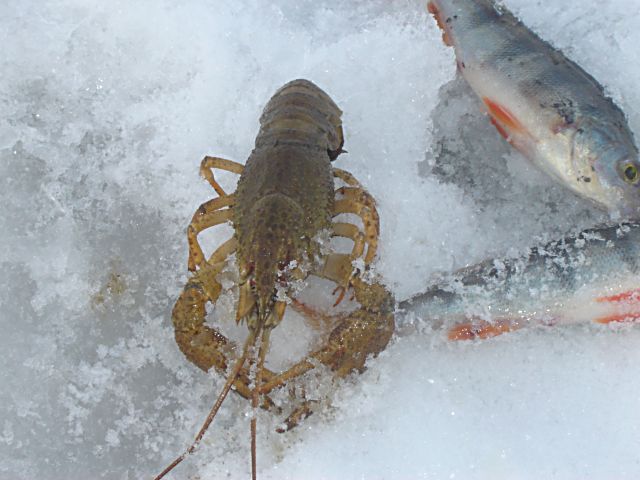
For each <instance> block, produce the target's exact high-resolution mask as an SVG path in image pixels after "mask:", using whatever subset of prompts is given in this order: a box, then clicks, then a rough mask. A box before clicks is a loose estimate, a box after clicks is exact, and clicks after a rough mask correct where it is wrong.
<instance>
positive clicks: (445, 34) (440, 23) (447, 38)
mask: <svg viewBox="0 0 640 480" xmlns="http://www.w3.org/2000/svg"><path fill="white" fill-rule="evenodd" d="M427 10H428V11H429V13H430V14H431V15H433V18H435V19H436V23H437V24H438V27H440V30H442V41H443V42H444V44H445V45H446V46H447V47H453V42H452V41H451V37H450V36H449V33H448V32H447V30H446V28H445V27H444V26H445V22H444V21H443V19H442V15H440V10H438V7H437V6H436V4H435V3H433V2H431V1H430V2H429V3H427Z"/></svg>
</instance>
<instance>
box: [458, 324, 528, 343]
mask: <svg viewBox="0 0 640 480" xmlns="http://www.w3.org/2000/svg"><path fill="white" fill-rule="evenodd" d="M522 327H524V324H523V323H522V322H519V321H518V320H498V321H496V322H491V323H490V322H486V321H481V322H478V321H475V322H465V323H459V324H458V325H456V326H455V327H453V328H451V329H450V330H449V334H448V335H447V337H448V338H449V340H475V339H481V340H484V339H487V338H491V337H496V336H498V335H502V334H503V333H508V332H513V331H514V330H519V329H520V328H522Z"/></svg>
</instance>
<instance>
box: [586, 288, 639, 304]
mask: <svg viewBox="0 0 640 480" xmlns="http://www.w3.org/2000/svg"><path fill="white" fill-rule="evenodd" d="M596 302H600V303H602V302H614V303H618V302H625V303H640V288H636V289H634V290H629V291H628V292H623V293H619V294H617V295H611V296H608V297H598V298H596Z"/></svg>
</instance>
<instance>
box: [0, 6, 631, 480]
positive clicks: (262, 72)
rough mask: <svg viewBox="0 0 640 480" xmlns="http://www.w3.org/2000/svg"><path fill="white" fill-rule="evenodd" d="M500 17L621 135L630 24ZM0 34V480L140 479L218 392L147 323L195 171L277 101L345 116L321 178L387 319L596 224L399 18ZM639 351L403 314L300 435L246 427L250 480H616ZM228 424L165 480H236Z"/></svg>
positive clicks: (37, 22) (240, 14)
mask: <svg viewBox="0 0 640 480" xmlns="http://www.w3.org/2000/svg"><path fill="white" fill-rule="evenodd" d="M505 4H506V5H507V6H508V7H510V8H511V9H513V10H514V11H515V13H516V14H517V15H519V16H520V17H521V18H522V19H523V20H524V21H525V23H527V24H528V25H530V26H531V27H532V28H533V29H534V30H536V31H537V32H538V33H539V34H540V35H541V36H543V37H544V38H545V39H547V40H549V41H551V42H552V43H553V44H554V45H555V46H557V47H559V48H561V49H563V51H564V52H565V53H566V54H567V55H568V56H569V57H571V58H572V59H573V60H575V61H577V62H578V63H579V64H580V65H582V66H583V67H584V68H585V69H586V70H587V71H589V72H590V73H592V74H593V75H594V76H595V78H597V79H598V80H599V81H600V82H601V83H602V84H603V85H604V86H605V88H606V90H607V92H609V94H610V95H611V96H612V97H613V98H614V99H615V101H616V102H617V103H618V104H619V105H620V106H621V107H622V109H623V110H624V111H625V112H626V113H627V115H628V118H629V122H630V125H631V128H632V130H633V131H635V132H638V131H640V92H639V91H638V89H637V88H636V87H637V79H638V72H639V70H638V67H637V65H639V64H640V56H639V55H640V54H639V53H638V49H637V48H636V47H637V45H638V43H640V4H638V3H637V2H636V0H611V1H609V2H605V3H603V2H599V1H596V0H588V1H585V2H580V3H579V4H578V3H575V2H569V3H563V2H540V1H538V2H530V1H525V0H509V1H505ZM0 18H1V20H0V34H1V36H2V38H3V40H4V41H3V55H2V56H0V62H1V68H2V72H3V74H2V77H1V78H0V102H1V103H2V114H1V115H0V200H1V204H2V209H0V221H1V223H0V225H1V226H2V229H1V231H0V241H1V244H2V246H3V248H2V249H0V264H1V266H2V268H1V269H0V307H1V308H0V322H1V324H2V332H3V333H2V335H0V348H1V349H2V356H1V357H0V375H1V379H2V388H1V389H0V479H3V480H4V479H7V480H19V479H34V478H40V479H53V480H57V479H70V480H74V479H86V478H105V479H106V478H108V479H137V478H150V477H152V476H153V475H155V474H157V473H158V472H159V471H160V470H161V469H162V468H163V467H164V466H165V465H166V464H167V463H168V462H169V461H170V460H172V459H173V458H174V457H175V455H176V454H178V453H179V452H181V451H182V450H183V449H184V448H185V447H186V446H187V444H188V443H189V442H190V440H191V439H192V438H193V436H194V435H195V433H196V431H197V429H198V428H199V426H200V423H201V422H202V420H203V419H204V417H205V415H206V413H207V412H208V410H209V408H210V406H211V404H212V402H213V400H214V398H215V396H216V395H217V392H218V391H219V389H220V387H221V385H222V383H223V379H222V378H220V377H219V376H217V375H216V374H214V373H211V374H209V375H207V374H204V373H203V372H201V371H200V370H198V369H197V368H196V367H195V366H193V365H191V364H189V363H188V362H187V361H186V360H185V359H184V357H183V356H182V354H181V353H180V351H179V350H178V348H177V346H176V344H175V342H174V340H173V332H172V327H171V321H170V312H171V308H172V306H173V303H174V301H175V299H176V298H177V296H178V294H179V292H180V290H181V288H182V286H183V285H184V282H185V280H186V278H187V270H186V254H187V244H186V236H185V234H184V232H185V228H186V225H187V222H188V220H189V219H190V217H191V215H192V214H193V212H194V211H195V209H196V208H197V207H198V205H200V204H201V203H202V202H204V201H206V200H208V199H209V198H211V197H212V195H213V191H212V190H211V189H210V187H209V185H208V184H207V183H206V182H204V181H203V180H202V179H201V178H200V177H199V176H198V166H199V162H200V160H201V158H202V157H203V156H204V155H205V154H212V155H220V156H224V157H228V158H231V159H234V160H237V161H240V162H244V160H245V159H246V158H247V156H248V154H249V152H250V151H251V149H252V147H253V140H254V137H255V134H256V133H257V127H258V118H259V115H260V112H261V110H262V108H263V106H264V104H265V102H266V101H267V99H268V98H269V97H270V96H271V95H272V94H273V92H275V90H276V89H277V88H278V87H280V86H281V85H282V84H284V83H285V82H287V81H289V80H291V79H294V78H308V79H310V80H312V81H314V82H315V83H317V84H318V85H319V86H320V87H322V88H323V89H324V90H326V91H327V92H328V93H329V94H330V95H331V96H332V98H333V99H334V100H335V101H336V103H337V104H338V105H339V106H340V108H341V109H342V110H343V111H344V117H343V120H344V125H345V134H346V145H345V148H346V149H347V150H348V151H349V153H348V154H345V155H342V156H340V158H339V159H338V160H337V162H336V166H338V167H340V168H344V169H347V170H349V171H351V172H352V173H354V175H355V176H356V177H357V178H358V179H360V180H361V182H362V183H363V184H364V185H365V186H366V188H367V189H368V190H369V191H370V192H371V193H372V195H373V196H374V197H375V198H376V200H377V202H378V207H379V212H380V216H381V221H382V232H381V239H380V250H379V260H378V262H377V264H376V271H377V272H378V274H379V275H380V276H381V278H382V279H383V281H384V282H385V283H386V284H387V285H389V287H390V288H391V290H392V291H393V293H394V294H395V295H396V297H397V299H398V300H402V299H406V298H408V297H410V296H411V295H413V294H415V293H418V292H420V291H421V290H424V289H425V288H426V286H427V285H428V284H429V282H430V278H433V276H434V275H436V274H438V273H441V272H449V271H451V270H453V269H456V268H460V267H463V266H465V265H470V264H473V263H476V262H478V261H480V260H483V259H485V258H488V257H493V256H505V255H509V254H512V255H515V254H518V253H519V252H522V251H523V250H524V249H525V248H527V247H529V246H532V245H534V244H536V243H540V242H545V241H547V240H550V239H553V238H557V237H560V236H562V235H564V234H566V233H567V232H570V231H576V230H578V229H581V228H585V227H588V226H593V225H596V224H598V223H601V222H603V221H606V220H607V218H606V216H605V215H603V214H602V213H599V212H597V211H595V210H593V209H592V208H591V207H590V206H588V205H586V204H585V203H584V201H582V200H580V199H578V198H576V197H575V196H573V195H572V194H570V193H568V192H566V191H565V190H564V189H563V188H562V187H560V186H558V185H556V184H555V183H553V182H552V181H551V180H549V179H547V178H546V177H545V176H544V175H542V174H540V173H539V172H537V171H536V170H535V169H534V168H533V167H531V166H530V165H529V164H527V162H526V161H525V160H524V159H523V158H522V157H521V156H520V155H519V154H517V153H515V152H513V150H511V149H510V148H508V146H507V145H506V144H505V143H504V141H503V140H502V139H501V138H500V136H499V135H498V134H497V132H495V131H494V129H493V127H491V125H490V124H489V122H488V121H487V119H486V118H485V117H484V115H483V114H482V112H481V110H480V108H479V104H478V102H477V100H476V99H475V97H474V95H473V94H472V93H471V92H470V90H469V89H468V87H467V86H466V85H465V84H464V82H462V81H460V79H457V78H456V72H455V61H454V58H453V52H452V50H451V49H448V48H446V47H445V46H444V45H443V44H442V42H441V38H440V37H441V35H440V32H439V31H438V29H437V27H436V25H435V22H434V21H433V20H432V19H431V18H430V17H429V16H428V15H427V13H426V8H425V5H424V2H423V1H422V0H415V1H414V0H399V1H394V2H387V1H384V0H367V1H365V0H357V1H351V2H340V1H337V0H335V1H333V0H274V1H271V2H266V1H262V0H246V1H242V2H236V1H231V0H228V1H225V0H220V1H216V2H207V1H186V0H163V1H156V2H152V1H149V0H142V1H140V2H125V1H117V0H116V1H114V2H107V3H105V2H99V1H95V0H89V1H86V0H84V1H80V0H48V1H44V2H39V1H35V0H29V1H22V2H17V1H9V2H4V4H3V5H2V6H0ZM220 178H221V181H222V183H223V184H224V185H225V186H226V187H227V188H229V189H233V188H234V185H235V181H236V178H234V176H233V175H232V174H226V173H222V174H220ZM230 234H231V230H230V228H229V227H223V228H219V229H216V230H214V231H213V232H211V233H210V234H207V235H205V243H206V244H207V245H208V246H209V248H212V247H213V246H215V245H217V244H219V243H220V242H222V241H223V240H225V239H226V238H228V236H229V235H230ZM311 283H312V285H311V286H310V291H309V292H306V293H305V294H306V295H308V296H309V297H314V296H316V297H323V298H326V297H329V296H330V293H331V286H327V285H323V284H321V282H311ZM232 306H233V297H230V296H226V297H225V298H223V299H221V301H220V305H218V306H217V307H216V311H215V312H214V313H216V314H217V315H215V316H216V318H220V317H227V318H229V317H232V314H231V313H230V312H231V309H232ZM221 322H222V323H223V328H225V329H228V331H229V332H231V333H230V334H231V335H232V336H234V338H239V339H241V338H242V337H243V335H244V333H243V330H242V329H241V328H237V327H234V326H233V325H232V323H233V322H232V321H230V322H224V321H222V320H221ZM301 323H302V322H301V320H300V318H299V317H296V316H295V315H290V314H288V315H287V318H286V319H285V323H284V324H283V325H282V326H281V327H280V332H279V331H276V333H275V334H274V335H275V337H276V338H274V345H273V348H272V351H273V352H272V353H273V355H272V359H271V360H270V361H271V362H273V363H272V364H276V363H277V364H281V365H286V364H288V363H291V362H292V361H295V360H297V359H298V358H300V357H301V356H302V355H303V354H304V352H305V351H306V349H307V348H309V345H311V344H313V342H314V340H313V339H310V338H309V335H310V334H309V332H308V329H305V328H303V327H301V326H300V324H301ZM639 343H640V330H638V329H637V328H635V327H633V326H632V327H624V328H617V329H616V328H610V327H593V326H589V325H584V326H574V327H566V328H556V329H551V328H549V329H533V330H529V331H520V332H517V333H513V334H509V335H505V336H503V337H501V338H496V339H493V340H489V341H485V342H478V343H476V342H470V343H458V344H452V343H450V342H448V341H446V339H445V338H444V335H443V332H441V331H439V330H437V329H432V328H431V326H430V325H429V322H428V319H427V320H415V319H413V318H412V317H411V316H410V315H409V316H408V317H403V316H402V315H401V314H399V316H398V332H397V335H396V336H395V337H394V339H393V340H392V343H391V344H390V345H389V347H388V348H387V350H386V351H385V352H383V353H382V354H381V355H380V356H379V357H378V358H376V359H372V360H371V361H370V362H369V363H368V369H367V371H366V372H365V373H364V374H363V375H353V376H351V377H349V378H347V379H345V380H343V381H340V382H335V383H331V381H330V379H329V377H328V376H322V375H320V376H313V378H310V379H309V380H308V384H307V389H308V390H309V392H318V395H319V396H320V397H322V402H321V405H320V408H319V409H318V411H317V412H316V413H315V414H314V415H313V416H311V417H310V418H308V419H307V420H306V421H305V422H304V423H303V424H302V425H301V426H300V427H299V428H297V429H295V430H293V431H291V432H289V433H287V434H282V435H281V434H276V433H275V432H274V430H275V428H276V427H277V426H278V425H279V424H280V422H281V421H282V418H281V417H278V416H277V415H273V414H272V413H269V412H259V413H258V432H259V433H258V467H259V476H260V478H273V479H275V478H385V479H396V478H464V479H470V478H477V479H483V478H491V479H496V478H520V479H522V478H532V479H533V478H561V479H571V478H575V479H577V478H598V479H610V478H638V476H640V461H639V458H640V457H639V456H638V452H639V451H640V435H639V433H640V432H639V431H638V425H640V409H638V405H639V404H640V382H639V381H638V375H637V365H636V360H638V362H639V363H640V349H639V348H638V344H639ZM285 400H286V398H285ZM250 415H251V410H250V408H249V404H248V403H247V402H246V401H244V400H242V399H241V398H239V397H238V396H237V395H233V394H232V395H230V397H229V398H228V399H227V402H226V403H225V405H224V406H223V408H222V410H221V411H220V413H219V416H218V418H217V419H216V421H215V422H214V424H213V427H212V428H211V431H210V433H209V434H208V435H207V436H206V437H205V440H204V442H203V444H202V446H201V448H200V449H199V450H198V452H197V454H195V455H193V456H192V457H190V458H189V459H188V460H187V461H186V462H184V463H183V464H182V465H181V466H180V467H178V469H176V470H175V472H174V474H173V478H176V479H177V478H246V477H247V476H248V475H249V470H250V463H249V417H250Z"/></svg>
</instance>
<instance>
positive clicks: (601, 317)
mask: <svg viewBox="0 0 640 480" xmlns="http://www.w3.org/2000/svg"><path fill="white" fill-rule="evenodd" d="M400 308H401V309H403V310H406V311H408V312H412V313H413V314H414V315H415V316H417V317H419V318H422V319H424V320H425V321H428V322H430V323H431V324H432V325H434V326H436V327H439V326H444V327H445V328H446V329H447V330H448V336H449V338H450V339H451V340H465V339H472V338H488V337H492V336H495V335H499V334H501V333H505V332H509V331H512V330H517V329H519V328H522V327H526V326H529V325H537V324H542V325H556V324H566V323H577V322H596V323H602V324H607V323H612V322H637V321H639V320H640V224H638V223H626V224H621V225H616V226H611V227H606V228H598V229H590V230H585V231H583V232H581V233H580V234H577V235H573V236H569V237H567V238H564V239H563V240H560V241H554V242H551V243H549V244H547V245H545V246H542V247H536V248H532V249H530V251H529V253H528V254H527V255H524V256H522V257H519V258H510V259H501V260H487V261H485V262H482V263H480V264H478V265H475V266H472V267H468V268H464V269H462V270H459V271H457V272H455V273H453V274H450V275H448V276H447V277H445V278H442V279H441V280H440V281H438V282H436V283H435V284H434V285H433V286H432V287H431V288H429V289H428V290H427V291H426V292H425V293H422V294H419V295H417V296H415V297H413V298H412V299H410V300H406V301H404V302H402V303H401V304H400Z"/></svg>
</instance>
